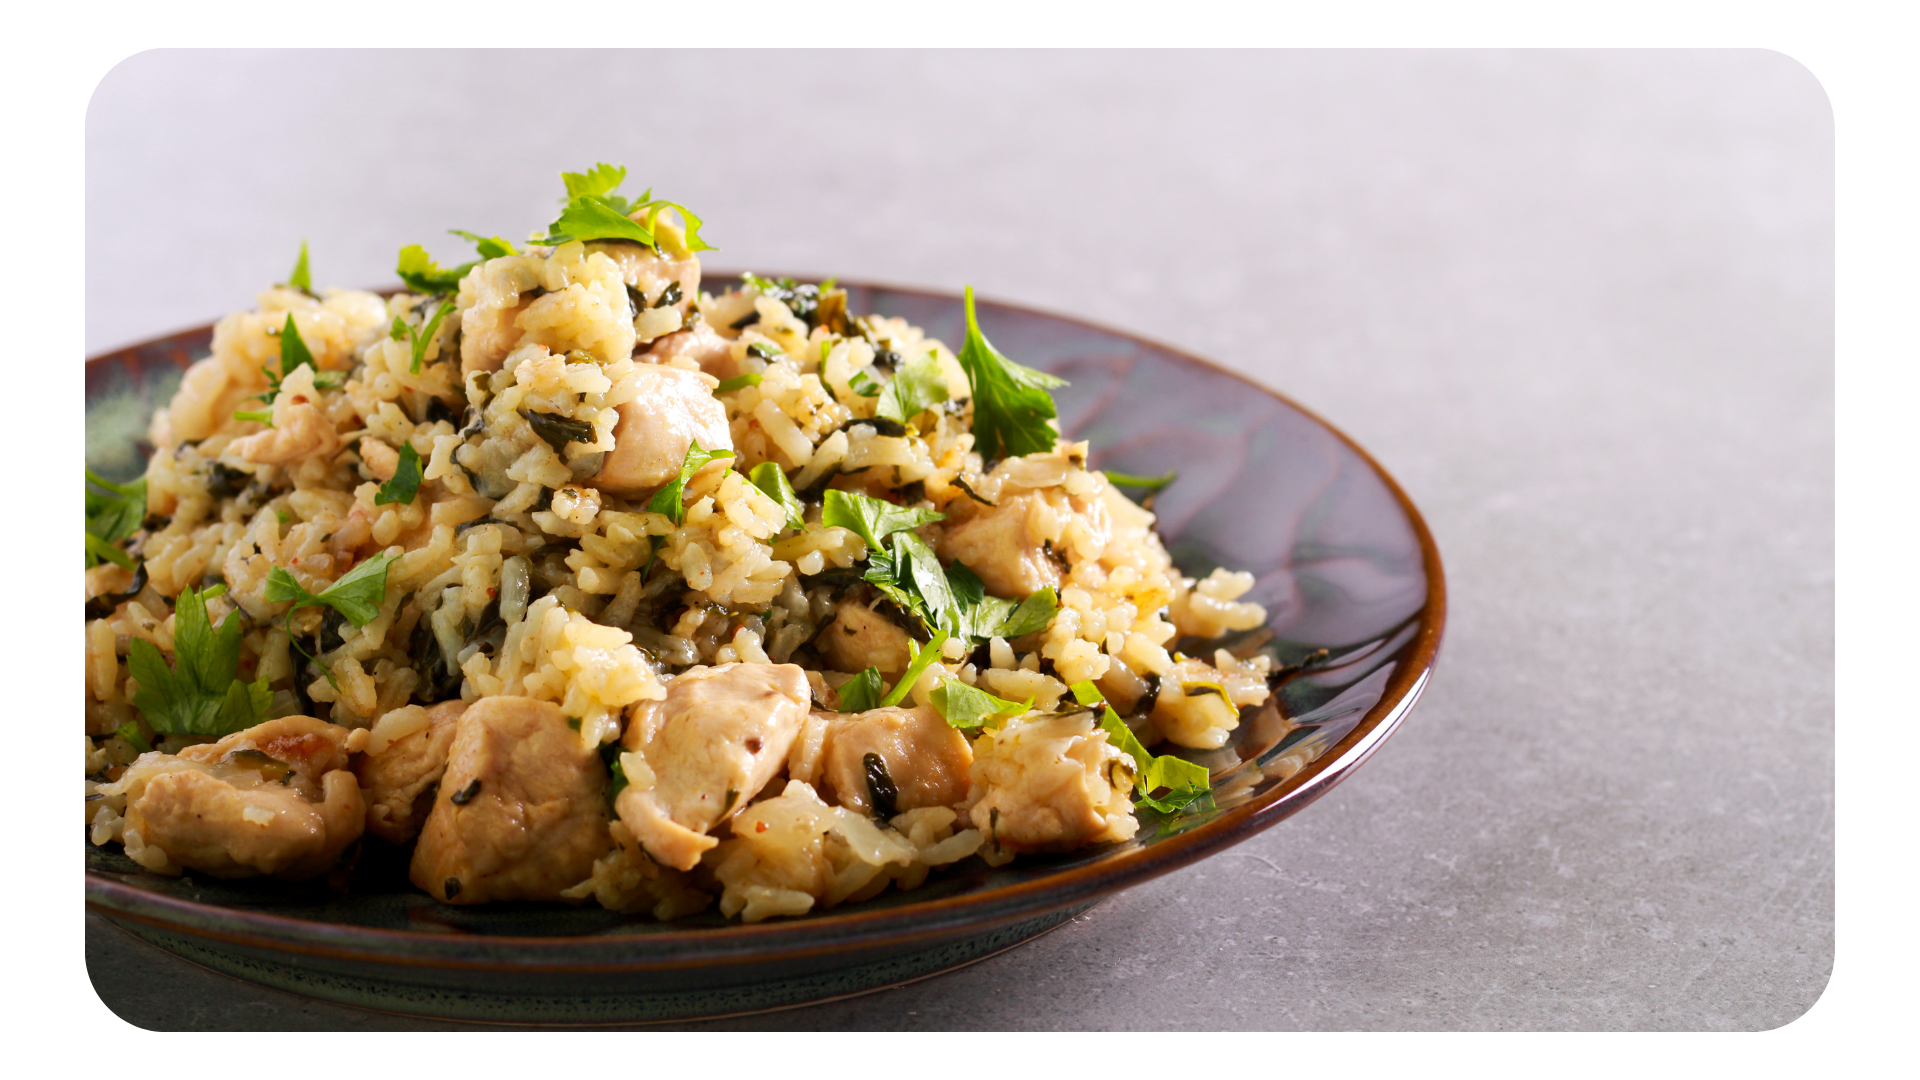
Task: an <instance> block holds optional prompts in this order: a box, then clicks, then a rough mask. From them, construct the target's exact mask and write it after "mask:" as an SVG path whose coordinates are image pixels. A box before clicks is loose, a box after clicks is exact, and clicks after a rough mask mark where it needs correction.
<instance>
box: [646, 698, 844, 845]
mask: <svg viewBox="0 0 1920 1080" xmlns="http://www.w3.org/2000/svg"><path fill="white" fill-rule="evenodd" d="M810 703H811V696H810V691H809V689H808V686H807V674H806V672H805V671H803V670H801V669H800V668H799V667H796V666H795V665H793V664H722V665H720V666H719V667H712V668H706V669H703V670H697V671H689V672H687V673H686V674H684V675H681V676H679V677H677V678H675V679H674V680H673V681H672V682H670V683H668V684H667V696H666V699H665V700H664V701H642V702H640V703H639V704H637V705H635V706H634V712H633V717H632V719H631V720H630V721H629V722H628V724H627V733H626V740H625V746H626V748H627V750H628V751H629V752H628V753H625V754H622V755H621V757H620V762H621V765H622V768H623V770H624V771H625V772H626V775H627V787H626V789H625V790H623V791H621V792H620V795H619V797H618V798H617V799H616V800H615V802H614V809H615V810H616V811H618V813H619V815H620V820H621V821H622V822H624V823H625V824H626V826H627V828H629V829H631V830H633V834H634V836H635V837H637V838H638V839H639V841H640V844H641V846H642V847H644V848H646V851H647V854H648V855H651V856H652V857H653V858H654V859H655V860H656V861H658V862H660V863H662V864H663V865H666V866H671V867H673V868H674V869H676V870H691V869H692V868H693V867H694V865H695V864H697V863H698V862H699V861H700V856H701V854H702V853H704V852H705V851H706V850H707V849H709V848H711V847H713V846H714V845H715V844H717V843H719V841H718V840H715V839H714V838H713V837H711V836H708V835H707V833H708V832H709V831H711V830H712V829H713V827H714V826H715V825H718V824H719V823H720V822H722V821H725V820H727V819H728V818H731V817H732V816H733V815H734V814H736V813H738V812H739V810H740V808H741V807H743V806H745V805H746V803H747V800H749V799H751V798H752V797H753V796H754V795H755V794H756V793H757V792H759V790H760V789H761V788H763V787H766V786H767V783H768V782H769V781H771V780H773V778H774V777H776V776H778V775H779V774H780V770H781V768H782V766H784V765H785V764H786V761H787V750H788V749H789V748H790V747H791V746H792V745H793V740H794V737H795V736H797V735H798V734H799V733H800V727H801V724H802V723H804V722H805V720H806V719H807V715H808V706H809V704H810Z"/></svg>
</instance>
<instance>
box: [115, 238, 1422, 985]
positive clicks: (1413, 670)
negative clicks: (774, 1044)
mask: <svg viewBox="0 0 1920 1080" xmlns="http://www.w3.org/2000/svg"><path fill="white" fill-rule="evenodd" d="M738 276H739V275H738V272H733V271H727V270H723V269H719V268H714V269H706V268H703V272H702V277H703V278H706V279H717V278H728V277H738ZM781 276H789V277H794V278H796V279H799V280H814V278H813V277H812V276H810V275H809V276H802V275H799V274H788V275H781ZM839 281H840V284H842V285H850V286H856V287H860V288H863V289H866V290H869V291H872V292H882V293H892V294H899V295H905V296H911V297H918V298H921V299H926V300H933V301H939V302H946V303H958V302H959V301H960V300H961V299H962V296H961V294H959V293H954V292H948V291H946V290H943V289H936V288H928V287H921V286H912V285H896V284H891V283H888V282H884V281H878V280H873V279H867V278H847V277H842V278H840V279H839ZM392 288H393V287H391V286H390V287H388V288H387V289H384V290H372V291H376V292H387V291H391V290H392ZM975 302H976V303H977V304H979V305H982V306H986V307H990V308H998V309H1002V310H1008V311H1015V312H1019V313H1021V314H1024V315H1028V316H1034V317H1038V318H1042V319H1047V320H1051V321H1054V322H1057V323H1065V324H1068V325H1071V326H1074V327H1077V328H1080V329H1085V330H1090V331H1093V332H1095V333H1099V334H1104V335H1108V336H1110V337H1113V338H1117V339H1121V340H1126V341H1131V342H1135V343H1138V344H1141V345H1145V346H1147V347H1148V348H1150V349H1152V350H1153V351H1156V352H1160V353H1163V354H1166V355H1168V356H1171V357H1174V358H1176V359H1178V360H1180V361H1181V362H1183V363H1188V364H1194V365H1197V366H1199V367H1201V368H1204V369H1206V370H1209V371H1212V372H1215V373H1217V374H1219V375H1223V376H1225V377H1227V378H1229V379H1232V380H1235V381H1237V382H1240V383H1242V384H1244V385H1246V386H1247V387H1248V388H1250V389H1253V390H1256V391H1258V392H1259V393H1262V394H1265V395H1267V396H1269V397H1272V398H1275V399H1277V400H1278V401H1279V402H1280V403H1281V404H1283V405H1285V406H1286V407H1288V408H1290V409H1292V410H1294V411H1295V412H1298V413H1299V414H1301V415H1302V416H1304V417H1306V418H1307V419H1308V420H1310V421H1312V422H1313V423H1314V424H1315V425H1317V426H1319V427H1320V428H1322V429H1323V430H1325V431H1326V432H1328V433H1330V434H1331V435H1332V436H1333V437H1334V438H1335V439H1337V440H1339V441H1340V443H1342V444H1343V445H1344V446H1345V447H1346V448H1347V449H1348V450H1350V451H1352V452H1353V453H1354V455H1355V456H1357V457H1358V458H1359V459H1360V461H1361V462H1363V463H1364V464H1365V465H1366V467H1367V468H1368V469H1370V470H1372V472H1373V474H1374V476H1375V477H1377V478H1378V479H1379V480H1380V481H1381V482H1382V483H1384V484H1385V486H1386V488H1387V490H1388V492H1389V493H1391V495H1392V496H1393V499H1394V502H1395V505H1396V506H1397V507H1398V508H1399V510H1400V512H1401V514H1402V515H1403V516H1404V517H1405V519H1406V521H1407V523H1408V525H1409V526H1410V527H1411V528H1412V530H1413V533H1414V537H1415V540H1416V542H1417V543H1418V545H1419V548H1420V555H1421V568H1422V571H1423V572H1424V574H1425V576H1426V596H1425V602H1424V604H1423V605H1422V606H1421V608H1420V609H1419V611H1418V612H1417V613H1416V614H1415V615H1414V616H1413V621H1414V622H1415V623H1416V625H1417V629H1416V631H1415V634H1414V636H1413V638H1412V640H1411V641H1409V642H1408V643H1407V645H1405V646H1403V648H1406V649H1409V650H1410V652H1409V653H1408V658H1407V660H1406V662H1404V663H1401V664H1398V665H1396V667H1395V669H1394V671H1393V673H1392V674H1391V675H1390V676H1389V677H1388V679H1387V684H1386V687H1385V688H1384V689H1383V691H1382V693H1381V697H1380V699H1379V700H1378V701H1377V702H1375V704H1374V705H1373V706H1372V707H1371V708H1369V709H1368V710H1367V712H1366V714H1365V715H1363V716H1362V717H1361V719H1360V720H1359V721H1358V722H1357V723H1356V724H1355V725H1354V727H1353V729H1352V730H1350V731H1348V732H1347V733H1346V734H1345V735H1344V736H1343V737H1342V738H1341V739H1340V740H1339V741H1338V742H1336V743H1335V744H1334V745H1333V746H1331V747H1329V748H1328V749H1327V750H1326V751H1325V752H1324V753H1322V754H1320V755H1319V756H1318V757H1316V758H1315V759H1314V760H1313V761H1311V762H1308V763H1307V764H1306V765H1305V766H1303V767H1302V768H1301V769H1300V771H1299V772H1298V773H1296V774H1295V775H1294V776H1292V777H1290V778H1288V779H1287V780H1286V781H1284V782H1282V783H1281V784H1279V785H1277V786H1276V787H1275V788H1274V790H1273V791H1272V792H1270V793H1268V794H1267V795H1265V796H1262V797H1260V798H1256V799H1251V800H1249V801H1248V802H1247V803H1245V804H1242V805H1240V806H1235V807H1230V808H1228V809H1227V810H1225V811H1222V812H1221V813H1220V815H1219V816H1218V817H1216V818H1214V819H1212V820H1210V821H1207V822H1204V823H1202V824H1200V825H1198V826H1195V827H1193V828H1191V829H1188V830H1185V831H1183V832H1181V833H1178V834H1176V835H1174V836H1170V837H1167V838H1166V839H1164V840H1162V841H1160V842H1158V843H1156V844H1154V845H1153V846H1152V847H1145V846H1142V847H1136V848H1133V849H1131V850H1123V851H1119V852H1115V853H1113V855H1112V858H1110V859H1100V860H1097V861H1094V862H1089V863H1086V864H1084V865H1081V866H1077V867H1069V868H1066V869H1063V870H1060V871H1058V872H1055V873H1049V874H1044V875H1041V876H1039V877H1036V878H1034V879H1031V880H1027V881H1018V882H1013V883H1010V884H1006V885H1000V886H995V887H991V888H986V889H982V890H979V891H973V892H967V893H962V894H959V895H955V896H948V897H941V898H936V899H930V900H921V901H914V900H906V901H902V902H900V903H897V904H891V905H888V906H886V907H882V908H876V909H871V910H865V911H831V910H830V911H826V912H822V913H819V914H814V915H809V916H807V917H806V918H804V919H794V920H787V919H782V920H770V921H767V922H762V923H757V924H744V923H733V924H729V925H726V926H721V927H701V928H696V929H684V930H675V929H650V930H647V931H645V932H642V933H623V932H620V931H617V930H616V931H608V932H600V933H594V934H586V935H549V936H533V935H505V934H485V935H475V934H460V933H447V932H445V931H424V930H392V929H386V928H381V927H370V926H361V925H357V924H350V923H329V922H320V921H316V920H312V919H303V918H294V917H291V916H286V915H275V914H272V913H270V912H265V911H258V910H251V909H244V908H231V907H225V906H222V905H219V904H213V903H204V902H200V901H195V900H188V899H184V898H181V897H175V896H169V895H165V894H161V893H155V892H150V891H148V890H145V889H141V888H138V887H136V886H133V885H129V884H127V883H125V882H122V881H119V880H116V879H115V878H113V877H111V876H108V875H106V874H102V873H99V872H97V871H94V870H92V869H87V870H86V907H87V909H88V910H91V911H95V912H98V913H99V914H101V915H104V916H108V917H109V918H111V919H130V920H133V921H135V922H140V923H144V924H147V925H150V926H154V927H157V928H161V929H166V930H170V931H173V932H175V933H184V934H190V935H193V936H195V937H201V938H207V939H211V940H214V941H220V942H224V943H226V944H229V945H235V946H241V947H247V948H254V949H261V950H265V951H269V952H275V953H293V954H297V955H304V956H312V957H319V958H326V959H334V960H340V961H347V962H354V963H369V962H371V963H374V964H380V965H392V966H402V967H444V968H458V969H461V970H469V971H478V972H484V971H513V972H555V973H569V972H589V973H591V972H605V973H616V972H652V971H670V970H680V969H697V968H704V967H711V966H723V965H724V966H731V965H736V964H737V965H745V964H760V963H766V962H769V961H775V962H778V961H785V960H805V959H809V958H812V957H816V956H821V955H826V954H836V953H845V952H848V951H851V950H865V949H890V948H897V947H901V946H911V945H915V944H921V943H926V942H933V941H939V940H942V939H945V938H951V937H954V936H957V935H960V934H965V933H968V932H973V931H984V930H990V929H995V928H998V927H1000V926H1004V925H1008V924H1011V923H1014V922H1018V921H1020V920H1022V919H1026V918H1033V917H1036V916H1039V915H1043V914H1045V913H1047V912H1051V911H1057V910H1059V909H1061V908H1064V907H1068V906H1070V905H1072V904H1075V903H1079V902H1083V901H1088V900H1092V899H1098V898H1101V897H1105V896H1110V895H1112V894H1114V893H1117V892H1120V891H1122V890H1124V889H1128V888H1132V887H1134V886H1136V885H1140V884H1143V883H1145V882H1147V881H1150V880H1152V879H1154V878H1157V877H1160V876H1162V875H1165V874H1169V873H1172V872H1173V871H1175V870H1179V869H1181V868H1183V867H1186V866H1190V865H1192V864H1193V863H1195V862H1198V861H1200V860H1201V859H1204V858H1207V857H1208V856H1211V855H1214V854H1216V853H1218V852H1220V851H1222V850H1225V849H1226V848H1228V847H1231V846H1233V845H1234V844H1237V843H1239V842H1241V841H1243V840H1246V839H1248V838H1250V837H1252V836H1254V835H1255V834H1257V833H1260V832H1263V831H1265V830H1267V829H1269V828H1271V827H1273V826H1274V825H1277V824H1278V823H1280V822H1281V821H1283V820H1285V819H1286V818H1288V817H1291V816H1292V815H1294V814H1296V813H1298V812H1300V811H1301V810H1303V809H1305V808H1306V807H1307V806H1309V805H1311V804H1312V803H1313V802H1314V801H1315V800H1317V799H1319V798H1320V797H1321V796H1323V795H1325V794H1326V793H1327V792H1328V791H1331V790H1332V789H1333V788H1334V787H1335V786H1336V785H1337V784H1339V783H1340V781H1342V780H1344V779H1345V778H1346V776H1347V775H1348V774H1350V773H1351V772H1352V771H1353V770H1354V769H1356V768H1358V767H1359V766H1360V765H1361V764H1362V763H1364V762H1365V761H1366V760H1367V759H1368V758H1369V757H1371V756H1372V755H1373V753H1374V752H1375V751H1376V750H1378V749H1379V747H1380V746H1381V745H1382V744H1383V743H1384V742H1385V741H1386V739H1387V738H1388V737H1389V736H1391V735H1392V734H1393V732H1394V731H1396V730H1397V729H1398V728H1399V725H1400V724H1401V722H1402V721H1404V720H1405V718H1406V716H1407V714H1408V713H1409V712H1411V711H1412V709H1413V707H1414V705H1415V704H1416V703H1417V702H1418V701H1419V698H1420V696H1421V694H1422V693H1423V691H1424V690H1425V689H1426V686H1427V684H1428V682H1429V681H1430V680H1431V678H1432V675H1433V671H1434V667H1435V664H1436V661H1437V659H1438V656H1439V651H1440V645H1441V639H1442V637H1443V634H1444V629H1445V623H1446V607H1447V604H1446V601H1447V595H1446V579H1445V575H1444V570H1443V568H1442V564H1441V560H1440V552H1439V547H1438V545H1437V544H1436V543H1435V541H1434V538H1433V534H1432V531H1431V530H1430V529H1429V528H1428V526H1427V523H1426V519H1425V518H1424V517H1423V516H1422V515H1421V513H1420V510H1419V508H1418V507H1416V506H1415V505H1414V503H1413V500H1412V499H1411V498H1409V497H1408V496H1407V493H1406V491H1405V490H1404V489H1403V488H1402V487H1401V486H1400V483H1399V481H1398V480H1396V479H1395V478H1394V477H1393V474H1391V473H1390V472H1388V471H1387V470H1386V468H1385V467H1384V466H1383V465H1381V464H1380V462H1379V461H1378V460H1376V459H1375V458H1374V456H1373V455H1372V454H1371V453H1369V452H1368V451H1367V450H1366V448H1365V447H1362V446H1361V445H1360V444H1359V443H1357V442H1355V441H1354V440H1353V438H1352V437H1350V436H1349V435H1347V433H1346V432H1344V431H1342V430H1341V429H1340V428H1339V427H1337V426H1335V425H1334V424H1332V423H1330V422H1328V421H1327V419H1326V418H1325V417H1323V416H1321V415H1320V414H1319V413H1317V412H1315V411H1314V410H1312V409H1309V408H1307V407H1306V406H1304V405H1302V404H1300V403H1299V402H1298V401H1295V400H1294V399H1293V398H1291V397H1289V396H1288V395H1287V394H1285V393H1282V392H1281V391H1279V390H1276V389H1274V388H1272V387H1269V386H1267V385H1265V384H1264V383H1261V382H1259V381H1257V380H1255V379H1253V378H1251V377H1249V376H1248V375H1246V374H1244V373H1242V372H1239V371H1235V370H1233V369H1231V368H1228V367H1225V366H1224V365H1222V364H1220V363H1217V362H1215V361H1213V360H1209V359H1207V358H1205V357H1202V356H1199V355H1196V354H1194V353H1192V352H1190V351H1188V350H1186V349H1183V348H1180V347H1177V346H1173V345H1169V344H1166V343H1164V342H1161V341H1157V340H1155V339H1153V338H1150V337H1147V336H1145V335H1142V334H1137V333H1134V332H1132V331H1126V330H1120V329H1116V328H1114V327H1111V326H1107V325H1104V324H1101V323H1097V322H1093V321H1090V320H1088V319H1083V318H1079V317H1077V316H1072V315H1064V314H1060V313H1058V312H1053V311H1048V310H1046V309H1043V308H1037V307H1033V306H1029V305H1026V304H1021V303H1015V302H1010V301H1002V300H996V299H992V298H990V297H987V296H984V295H982V294H980V293H979V292H978V291H976V292H975ZM214 325H216V324H215V323H208V324H205V325H201V326H193V327H188V328H185V329H180V330H174V331H171V332H168V333H164V334H160V335H158V336H156V337H153V338H149V339H146V340H143V341H139V342H134V343H131V344H127V345H122V346H120V347H118V348H115V349H112V350H110V351H108V352H104V353H101V354H99V355H96V356H91V357H88V358H87V361H86V370H87V371H88V372H89V373H91V372H92V371H93V370H94V369H95V365H102V366H105V365H108V364H112V363H114V362H115V361H118V360H124V359H125V358H128V357H129V356H130V354H135V353H138V352H141V351H143V350H150V349H157V348H164V347H166V346H167V345H168V344H169V343H171V342H174V341H176V340H177V339H179V338H182V337H186V336H189V335H198V334H211V331H212V329H213V327H214ZM171 359H173V360H174V362H175V363H176V364H178V365H180V366H182V367H184V366H185V364H184V363H183V361H185V360H186V359H187V358H186V356H185V354H184V353H183V352H181V351H179V350H176V355H174V356H173V357H171ZM655 925H657V924H655ZM462 953H465V954H466V955H461V954H462ZM476 953H478V954H495V953H498V954H502V955H500V956H499V957H498V958H494V957H492V956H489V955H474V954H476ZM508 954H518V955H508ZM572 954H579V955H572ZM549 957H550V958H549Z"/></svg>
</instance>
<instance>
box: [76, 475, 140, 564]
mask: <svg viewBox="0 0 1920 1080" xmlns="http://www.w3.org/2000/svg"><path fill="white" fill-rule="evenodd" d="M86 474H87V480H86V483H87V485H88V486H87V488H86V493H87V499H86V503H87V565H88V566H98V565H100V563H101V562H102V561H103V560H104V561H106V562H110V563H113V564H114V565H115V566H123V567H125V568H127V569H128V570H131V569H133V556H131V555H129V554H127V553H126V552H125V551H122V550H121V549H120V541H122V540H125V539H126V538H127V537H129V536H132V535H133V534H134V533H136V532H138V531H140V523H141V522H142V521H145V520H146V518H147V478H146V477H144V476H142V477H140V478H139V479H138V480H134V481H131V482H129V483H125V484H116V483H114V482H113V481H111V480H108V479H106V478H105V477H103V476H101V475H100V474H99V473H96V472H94V471H93V470H92V469H87V470H86ZM96 487H97V488H99V489H100V490H98V491H95V490H94V488H96Z"/></svg>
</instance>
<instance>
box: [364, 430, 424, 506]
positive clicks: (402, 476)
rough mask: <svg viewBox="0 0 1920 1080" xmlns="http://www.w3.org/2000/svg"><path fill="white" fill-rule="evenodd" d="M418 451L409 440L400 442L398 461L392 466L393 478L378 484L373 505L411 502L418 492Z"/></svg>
mask: <svg viewBox="0 0 1920 1080" xmlns="http://www.w3.org/2000/svg"><path fill="white" fill-rule="evenodd" d="M420 472H421V470H420V452H419V451H418V450H415V449H414V448H413V444H412V443H410V442H403V443H401V444H400V463H399V464H398V465H395V466H394V467H393V479H391V480H388V481H387V482H386V483H384V484H381V485H380V490H379V491H377V492H375V493H374V496H373V505H375V506H385V505H386V504H388V503H402V504H405V503H411V502H413V497H414V496H415V495H417V494H419V493H420Z"/></svg>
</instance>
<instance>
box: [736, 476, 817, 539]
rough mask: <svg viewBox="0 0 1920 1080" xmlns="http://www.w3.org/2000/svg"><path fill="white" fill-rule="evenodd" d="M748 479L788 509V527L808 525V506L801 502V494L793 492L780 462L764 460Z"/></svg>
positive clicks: (796, 527)
mask: <svg viewBox="0 0 1920 1080" xmlns="http://www.w3.org/2000/svg"><path fill="white" fill-rule="evenodd" d="M747 479H749V480H751V481H753V486H754V487H757V488H759V489H760V490H761V491H764V492H766V494H767V497H768V498H770V499H772V500H773V501H774V502H777V503H779V504H780V506H781V507H782V508H783V509H785V510H786V512H787V524H786V527H787V528H789V529H800V528H805V527H806V524H807V518H806V509H807V508H806V507H805V506H804V505H802V504H801V502H800V496H798V495H795V494H794V493H793V484H792V482H790V481H789V480H788V479H787V474H786V471H785V470H783V469H781V468H780V466H779V465H778V464H776V463H775V462H771V461H763V462H761V463H760V464H758V465H755V466H754V467H753V469H752V470H751V471H750V472H748V473H747Z"/></svg>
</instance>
